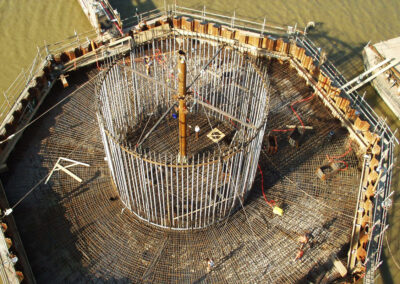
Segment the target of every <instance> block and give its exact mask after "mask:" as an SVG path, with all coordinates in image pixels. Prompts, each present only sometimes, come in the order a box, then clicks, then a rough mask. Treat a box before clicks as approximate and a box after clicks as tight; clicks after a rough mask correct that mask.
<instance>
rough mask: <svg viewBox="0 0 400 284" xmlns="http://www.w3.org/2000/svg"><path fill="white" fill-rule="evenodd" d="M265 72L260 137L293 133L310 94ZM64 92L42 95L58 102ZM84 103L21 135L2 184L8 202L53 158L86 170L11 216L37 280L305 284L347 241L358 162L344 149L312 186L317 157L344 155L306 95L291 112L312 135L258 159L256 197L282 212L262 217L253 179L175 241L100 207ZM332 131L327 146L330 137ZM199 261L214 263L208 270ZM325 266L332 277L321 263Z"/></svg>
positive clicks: (54, 183) (98, 150)
mask: <svg viewBox="0 0 400 284" xmlns="http://www.w3.org/2000/svg"><path fill="white" fill-rule="evenodd" d="M266 64H269V68H268V70H269V77H270V80H271V98H270V104H271V113H270V115H269V124H268V126H267V129H266V131H270V130H271V129H272V128H284V127H285V126H286V125H288V124H289V125H297V124H298V122H297V121H296V118H295V115H294V114H293V112H292V111H291V109H290V103H291V102H292V101H295V100H298V99H299V98H305V97H308V96H309V95H310V93H309V89H308V88H307V87H306V86H305V83H304V81H303V80H302V79H299V78H298V76H297V74H296V73H295V70H291V69H289V66H288V65H287V64H286V63H284V64H280V63H278V62H275V61H272V62H266ZM72 79H73V78H71V80H72ZM284 82H286V83H285V84H288V83H287V82H293V83H292V84H291V85H290V86H288V85H285V84H284ZM274 84H275V85H274ZM71 85H73V81H71ZM64 93H65V92H61V91H59V93H57V92H55V93H53V94H52V96H50V97H49V98H51V99H53V100H56V99H60V98H62V97H63V96H64ZM285 100H287V103H285ZM93 101H94V86H93V85H90V86H87V87H85V88H84V89H81V91H80V92H79V94H77V95H75V96H73V97H72V98H71V99H70V100H69V101H68V102H66V103H65V104H64V105H63V106H60V107H58V108H56V109H55V110H54V111H52V112H51V114H50V116H48V117H47V118H46V119H45V120H43V121H42V124H41V125H40V127H39V128H38V129H30V130H29V132H26V134H25V135H26V136H25V137H29V138H30V139H29V141H27V140H25V141H23V142H24V143H23V144H20V145H18V147H17V149H16V151H15V154H14V155H13V156H12V161H11V163H10V169H11V172H12V175H10V177H9V180H8V182H7V183H6V191H7V194H8V197H9V200H10V203H11V204H13V203H14V202H15V201H16V200H18V199H19V197H20V196H22V195H23V194H24V193H25V192H26V191H27V190H28V189H29V188H30V187H31V186H32V185H33V184H35V183H36V182H37V180H39V179H40V178H42V177H43V176H45V175H46V174H47V173H48V170H50V169H51V168H52V167H53V166H54V163H55V162H56V161H57V159H58V157H60V156H63V157H69V158H71V159H74V160H78V161H82V162H86V163H89V164H90V165H91V166H90V167H89V168H87V167H76V168H73V169H72V171H73V172H74V173H75V174H76V175H78V176H79V177H81V178H82V179H83V182H82V183H78V182H76V181H75V180H73V179H72V178H70V177H69V176H68V175H66V174H64V173H62V172H59V173H58V174H57V175H54V176H53V177H52V179H51V184H50V185H47V186H44V185H43V186H41V187H40V188H39V189H38V190H37V191H35V192H34V195H31V196H29V197H28V198H27V199H26V200H24V202H22V203H21V205H20V207H18V209H16V210H15V217H16V219H17V223H18V224H19V228H20V233H21V236H22V239H23V241H24V244H25V246H26V250H27V254H28V256H29V258H30V262H31V265H32V269H33V271H34V274H35V275H36V277H37V281H38V282H46V283H47V282H53V283H55V282H58V283H59V282H75V283H76V282H89V281H93V282H96V281H104V282H107V281H109V282H126V283H132V282H133V283H150V282H153V283H171V282H176V283H177V282H179V283H181V282H190V283H192V282H204V283H205V282H213V283H295V282H296V281H300V280H304V279H306V277H307V274H309V273H310V271H311V270H312V271H314V273H315V274H313V275H311V276H310V275H309V276H308V277H310V278H307V279H315V278H317V277H318V276H319V275H320V274H321V273H323V271H322V270H324V269H326V268H325V264H329V261H328V258H329V256H330V255H331V254H337V253H338V252H339V251H340V250H341V249H342V248H343V246H345V245H346V243H347V242H348V239H349V237H350V233H351V224H352V215H353V213H354V212H353V211H354V207H355V204H356V194H357V193H356V189H357V185H358V183H359V177H360V172H359V170H358V168H357V157H356V156H355V154H354V152H351V154H349V155H348V156H346V157H345V158H344V159H345V160H346V161H347V162H348V164H349V168H348V169H347V170H346V171H341V172H339V173H338V174H337V175H336V176H334V177H332V178H331V179H329V180H327V181H325V182H324V181H321V180H319V179H318V178H316V175H315V170H316V168H317V167H319V166H321V164H322V163H324V161H325V159H326V156H325V155H326V154H328V155H329V156H335V155H340V154H342V153H344V152H345V151H346V150H347V149H348V147H347V146H348V145H347V143H348V142H347V140H348V138H347V134H346V133H345V132H344V131H341V128H340V125H338V124H337V123H336V122H335V120H334V119H333V118H332V116H331V115H330V114H329V113H328V112H327V111H326V110H325V109H324V108H323V106H322V103H321V102H319V101H318V99H317V98H314V99H313V100H312V101H310V102H305V103H304V105H296V110H297V111H298V113H299V115H300V117H301V118H302V119H303V121H304V124H305V125H311V126H313V127H314V129H313V130H312V131H311V132H309V133H306V136H305V139H304V141H303V143H302V144H301V145H300V147H299V148H292V147H291V146H290V145H289V143H288V142H287V135H288V134H285V133H282V134H277V135H279V137H278V146H279V149H278V153H277V154H275V155H272V156H268V155H265V153H262V155H261V157H260V165H261V169H262V172H263V175H264V191H265V193H266V195H267V197H268V198H269V199H273V200H275V201H276V202H277V203H278V204H279V205H280V206H282V207H283V209H284V210H285V213H284V215H283V216H282V217H279V216H276V215H273V214H272V210H271V208H270V207H269V206H268V205H267V204H266V203H265V200H264V199H263V196H262V193H261V180H260V175H259V174H257V178H256V181H255V182H254V186H253V189H252V191H251V193H250V195H249V198H248V201H247V202H246V204H245V205H244V208H245V211H243V209H242V210H239V211H237V212H235V213H234V214H233V215H232V216H231V217H229V218H228V219H226V220H225V221H223V222H219V223H217V224H215V225H213V226H211V227H209V228H207V229H203V230H195V231H186V232H174V231H166V230H162V229H157V228H154V226H149V225H147V224H146V223H145V222H143V221H141V220H138V218H136V217H135V216H134V215H133V214H131V213H130V212H128V211H126V210H125V211H123V208H124V205H123V203H122V202H120V201H118V200H117V201H112V200H110V198H113V200H114V199H115V197H116V196H117V192H116V189H115V188H114V185H113V182H112V181H111V178H110V172H109V169H108V165H107V162H106V161H105V160H104V155H105V153H104V150H103V145H102V142H101V139H100V131H99V128H98V125H97V122H96V114H95V109H94V105H93V103H92V102H93ZM282 102H283V103H282ZM331 130H334V131H335V137H334V138H333V139H332V140H329V139H328V138H327V137H328V133H329V131H331ZM264 146H265V144H264ZM353 148H354V145H353ZM37 153H39V155H37ZM121 210H122V211H123V212H121ZM232 213H233V212H232ZM245 213H246V214H245ZM250 226H251V227H250ZM306 231H308V232H310V236H311V237H310V242H309V244H307V246H306V248H305V249H304V250H305V253H304V256H303V259H302V260H301V261H298V262H295V261H293V259H294V257H295V255H296V252H297V250H298V247H299V244H298V242H297V238H298V236H299V235H301V234H303V233H304V232H306ZM253 232H254V234H253ZM206 257H211V258H213V260H214V262H215V263H216V267H215V268H214V269H213V270H212V271H211V272H210V273H207V271H206V265H207V264H206V261H205V258H206ZM316 267H317V268H316ZM328 269H331V271H332V273H335V269H334V268H333V269H332V268H331V266H329V265H328ZM313 277H314V278H313Z"/></svg>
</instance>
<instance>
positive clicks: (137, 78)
mask: <svg viewBox="0 0 400 284" xmlns="http://www.w3.org/2000/svg"><path fill="white" fill-rule="evenodd" d="M179 50H181V54H179V53H178V51H179ZM182 50H184V51H185V52H183V51H182ZM182 54H185V55H182ZM180 57H181V58H184V59H179V58H180ZM181 60H183V61H184V66H186V67H185V68H186V69H187V74H188V76H187V77H188V81H191V83H190V85H189V84H188V86H187V87H186V84H185V82H184V81H182V82H180V80H179V74H181V75H182V78H186V74H184V75H183V72H184V69H182V70H180V71H181V72H180V73H179V72H178V70H177V68H176V67H177V66H178V65H179V64H182V63H181ZM185 60H186V61H185ZM257 64H258V65H259V63H257V62H255V61H254V60H251V59H250V58H247V57H246V56H245V55H243V54H241V53H239V52H237V51H234V50H232V49H229V48H226V47H225V46H220V45H218V44H210V43H208V42H206V41H203V40H196V39H186V38H174V37H170V38H168V39H165V40H154V41H152V42H150V43H148V44H147V45H142V46H140V47H138V48H136V49H134V50H133V51H132V53H131V55H130V66H128V65H124V64H118V63H114V64H112V66H111V67H110V68H109V69H107V70H106V71H105V75H104V77H103V78H102V79H101V81H100V83H99V85H98V89H97V95H98V100H99V112H98V121H99V125H100V130H101V134H102V139H103V143H104V147H105V152H106V156H107V161H108V165H109V167H110V170H111V173H112V176H113V180H114V182H115V184H116V187H117V189H118V192H119V195H120V197H121V200H122V202H123V203H124V204H125V206H126V207H127V208H128V209H129V210H131V211H132V212H134V213H135V214H136V215H137V216H138V217H140V218H141V219H144V220H146V221H148V222H150V223H152V224H155V225H158V226H161V227H164V228H171V229H199V228H204V227H206V226H209V225H211V224H213V223H215V222H216V221H219V220H221V219H223V218H225V217H226V216H228V215H229V214H230V213H231V212H233V211H234V210H235V209H236V208H237V207H238V205H239V204H240V201H239V198H240V199H242V200H243V199H244V198H245V197H246V196H247V194H248V191H249V190H250V188H251V185H252V183H253V180H254V176H255V174H256V168H257V161H258V156H259V153H260V147H261V141H262V138H263V136H264V127H265V123H266V118H267V109H268V87H269V86H268V76H267V72H266V69H265V68H263V67H262V66H257ZM198 74H200V76H196V75H198ZM180 84H181V85H180ZM178 89H179V95H178ZM186 93H187V94H186ZM182 94H183V95H182ZM177 96H178V97H179V98H178V100H179V107H178V106H177V103H178V102H177ZM178 115H179V118H178ZM174 117H175V118H174ZM178 124H179V127H178ZM182 127H183V128H182ZM178 130H179V131H178ZM196 130H198V131H196ZM178 137H179V139H178ZM178 142H179V143H178Z"/></svg>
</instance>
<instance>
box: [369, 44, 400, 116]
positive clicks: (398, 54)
mask: <svg viewBox="0 0 400 284" xmlns="http://www.w3.org/2000/svg"><path fill="white" fill-rule="evenodd" d="M399 45H400V37H397V38H393V39H390V40H387V41H383V42H379V43H376V44H368V45H367V46H366V47H365V48H364V50H363V57H364V66H365V68H366V69H369V68H371V67H373V66H375V65H377V64H379V63H380V62H384V61H385V60H390V62H392V68H390V69H388V70H386V71H385V72H384V73H381V74H380V75H378V76H377V77H376V78H375V79H374V80H373V81H372V85H373V86H374V87H375V89H376V90H377V92H378V94H379V95H380V96H381V97H382V99H383V100H384V102H385V103H386V104H387V105H388V106H389V108H390V109H391V110H392V111H393V113H394V114H395V115H396V116H397V118H400V48H399ZM378 71H379V70H377V71H375V72H378Z"/></svg>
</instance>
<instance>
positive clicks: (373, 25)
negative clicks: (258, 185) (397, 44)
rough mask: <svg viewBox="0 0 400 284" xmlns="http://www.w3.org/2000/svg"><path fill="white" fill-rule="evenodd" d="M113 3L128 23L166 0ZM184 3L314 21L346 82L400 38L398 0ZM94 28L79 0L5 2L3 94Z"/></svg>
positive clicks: (389, 271) (391, 269) (397, 252)
mask: <svg viewBox="0 0 400 284" xmlns="http://www.w3.org/2000/svg"><path fill="white" fill-rule="evenodd" d="M110 2H111V3H112V4H113V5H114V7H116V8H117V9H118V10H119V11H120V12H121V17H122V18H126V17H129V16H131V15H133V14H134V13H135V12H136V9H137V10H138V12H141V11H146V10H148V9H156V8H158V9H163V8H164V1H159V0H157V1H147V0H142V1H132V0H110ZM170 4H172V3H171V2H170ZM178 5H182V6H186V7H193V8H197V9H202V8H203V7H204V6H205V7H206V10H207V11H210V12H211V11H213V12H219V13H224V14H227V15H233V12H234V11H235V12H236V16H237V17H242V18H246V19H250V20H254V21H258V22H262V21H263V19H264V18H266V20H267V22H268V23H272V24H285V25H294V24H296V23H297V24H298V26H300V27H304V26H305V25H306V24H307V23H308V22H309V21H314V22H315V24H316V27H315V29H314V30H312V31H311V32H310V34H309V36H310V37H311V38H312V39H313V40H314V41H316V43H318V45H319V46H322V47H323V48H324V49H325V50H326V51H327V52H328V58H329V59H330V60H332V61H333V62H334V63H335V65H336V66H337V67H338V69H339V70H340V71H342V72H343V73H344V75H345V77H347V78H348V79H351V78H352V77H354V76H356V75H357V74H359V73H360V72H362V71H363V65H362V57H361V51H362V48H363V47H364V46H365V44H367V42H369V41H372V42H373V43H375V42H378V41H382V40H386V39H390V38H392V37H397V36H399V31H400V1H398V0H381V1H373V0H342V1H332V0H318V1H317V0H286V1H277V0H270V1H262V0H253V1H243V0H219V1H212V0H207V1H194V0H188V1H178ZM89 29H91V26H90V24H89V22H88V21H87V19H86V17H85V15H84V14H83V12H82V11H81V8H80V6H79V4H78V1H75V0H53V1H48V0H0V34H1V40H0V50H1V52H0V61H1V67H0V70H1V71H0V91H1V92H3V91H4V90H6V89H7V87H8V86H9V85H10V84H11V83H12V81H13V80H14V78H15V77H16V76H17V75H18V74H19V72H20V71H21V69H22V68H26V67H28V66H29V65H30V63H31V61H32V60H33V58H34V55H35V53H36V47H37V46H41V45H43V44H44V41H46V42H48V43H50V42H56V41H59V40H62V39H64V38H66V37H68V36H71V35H72V34H73V33H74V31H77V32H78V33H80V32H84V31H88V30H89ZM364 91H365V92H366V98H367V100H368V101H369V103H370V104H371V105H372V106H373V107H374V108H375V110H376V111H377V113H378V114H379V115H382V116H384V117H387V121H388V122H389V124H390V125H391V127H392V128H393V129H395V128H398V127H399V126H400V122H399V120H398V119H397V118H396V117H395V116H394V115H393V113H391V111H390V110H389V109H388V108H387V106H386V105H385V104H384V103H383V102H382V100H381V99H380V97H379V96H377V94H376V93H375V92H374V91H373V89H372V88H371V87H365V88H363V89H362V90H360V93H361V94H362V93H363V92H364ZM1 95H2V94H1ZM0 97H2V96H0ZM0 100H1V99H0ZM397 152H398V150H397ZM397 156H399V155H398V154H397ZM398 169H399V167H398V166H396V169H395V173H394V180H393V185H392V186H393V189H394V190H396V192H397V193H399V192H400V190H399V189H398V188H399V184H400V182H399V180H400V179H399V171H398ZM398 195H399V194H396V195H395V197H394V202H393V207H392V210H391V212H390V218H389V221H390V228H389V233H388V234H387V237H388V241H389V244H390V249H391V253H390V251H389V249H388V248H387V246H386V245H385V250H384V252H383V260H384V262H383V265H382V266H381V268H380V271H379V276H378V278H377V279H378V283H400V267H399V265H400V238H399V237H398V235H399V234H398V232H399V231H400V222H398V221H399V218H400V215H399V210H400V209H399V207H400V198H398ZM392 256H393V257H392ZM396 261H397V264H396Z"/></svg>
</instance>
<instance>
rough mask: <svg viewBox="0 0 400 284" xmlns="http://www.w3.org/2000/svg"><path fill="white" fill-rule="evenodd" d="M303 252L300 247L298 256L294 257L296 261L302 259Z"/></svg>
mask: <svg viewBox="0 0 400 284" xmlns="http://www.w3.org/2000/svg"><path fill="white" fill-rule="evenodd" d="M303 254H304V251H303V250H302V249H299V250H298V251H297V254H296V258H295V259H294V261H297V260H300V259H301V258H302V257H303Z"/></svg>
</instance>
